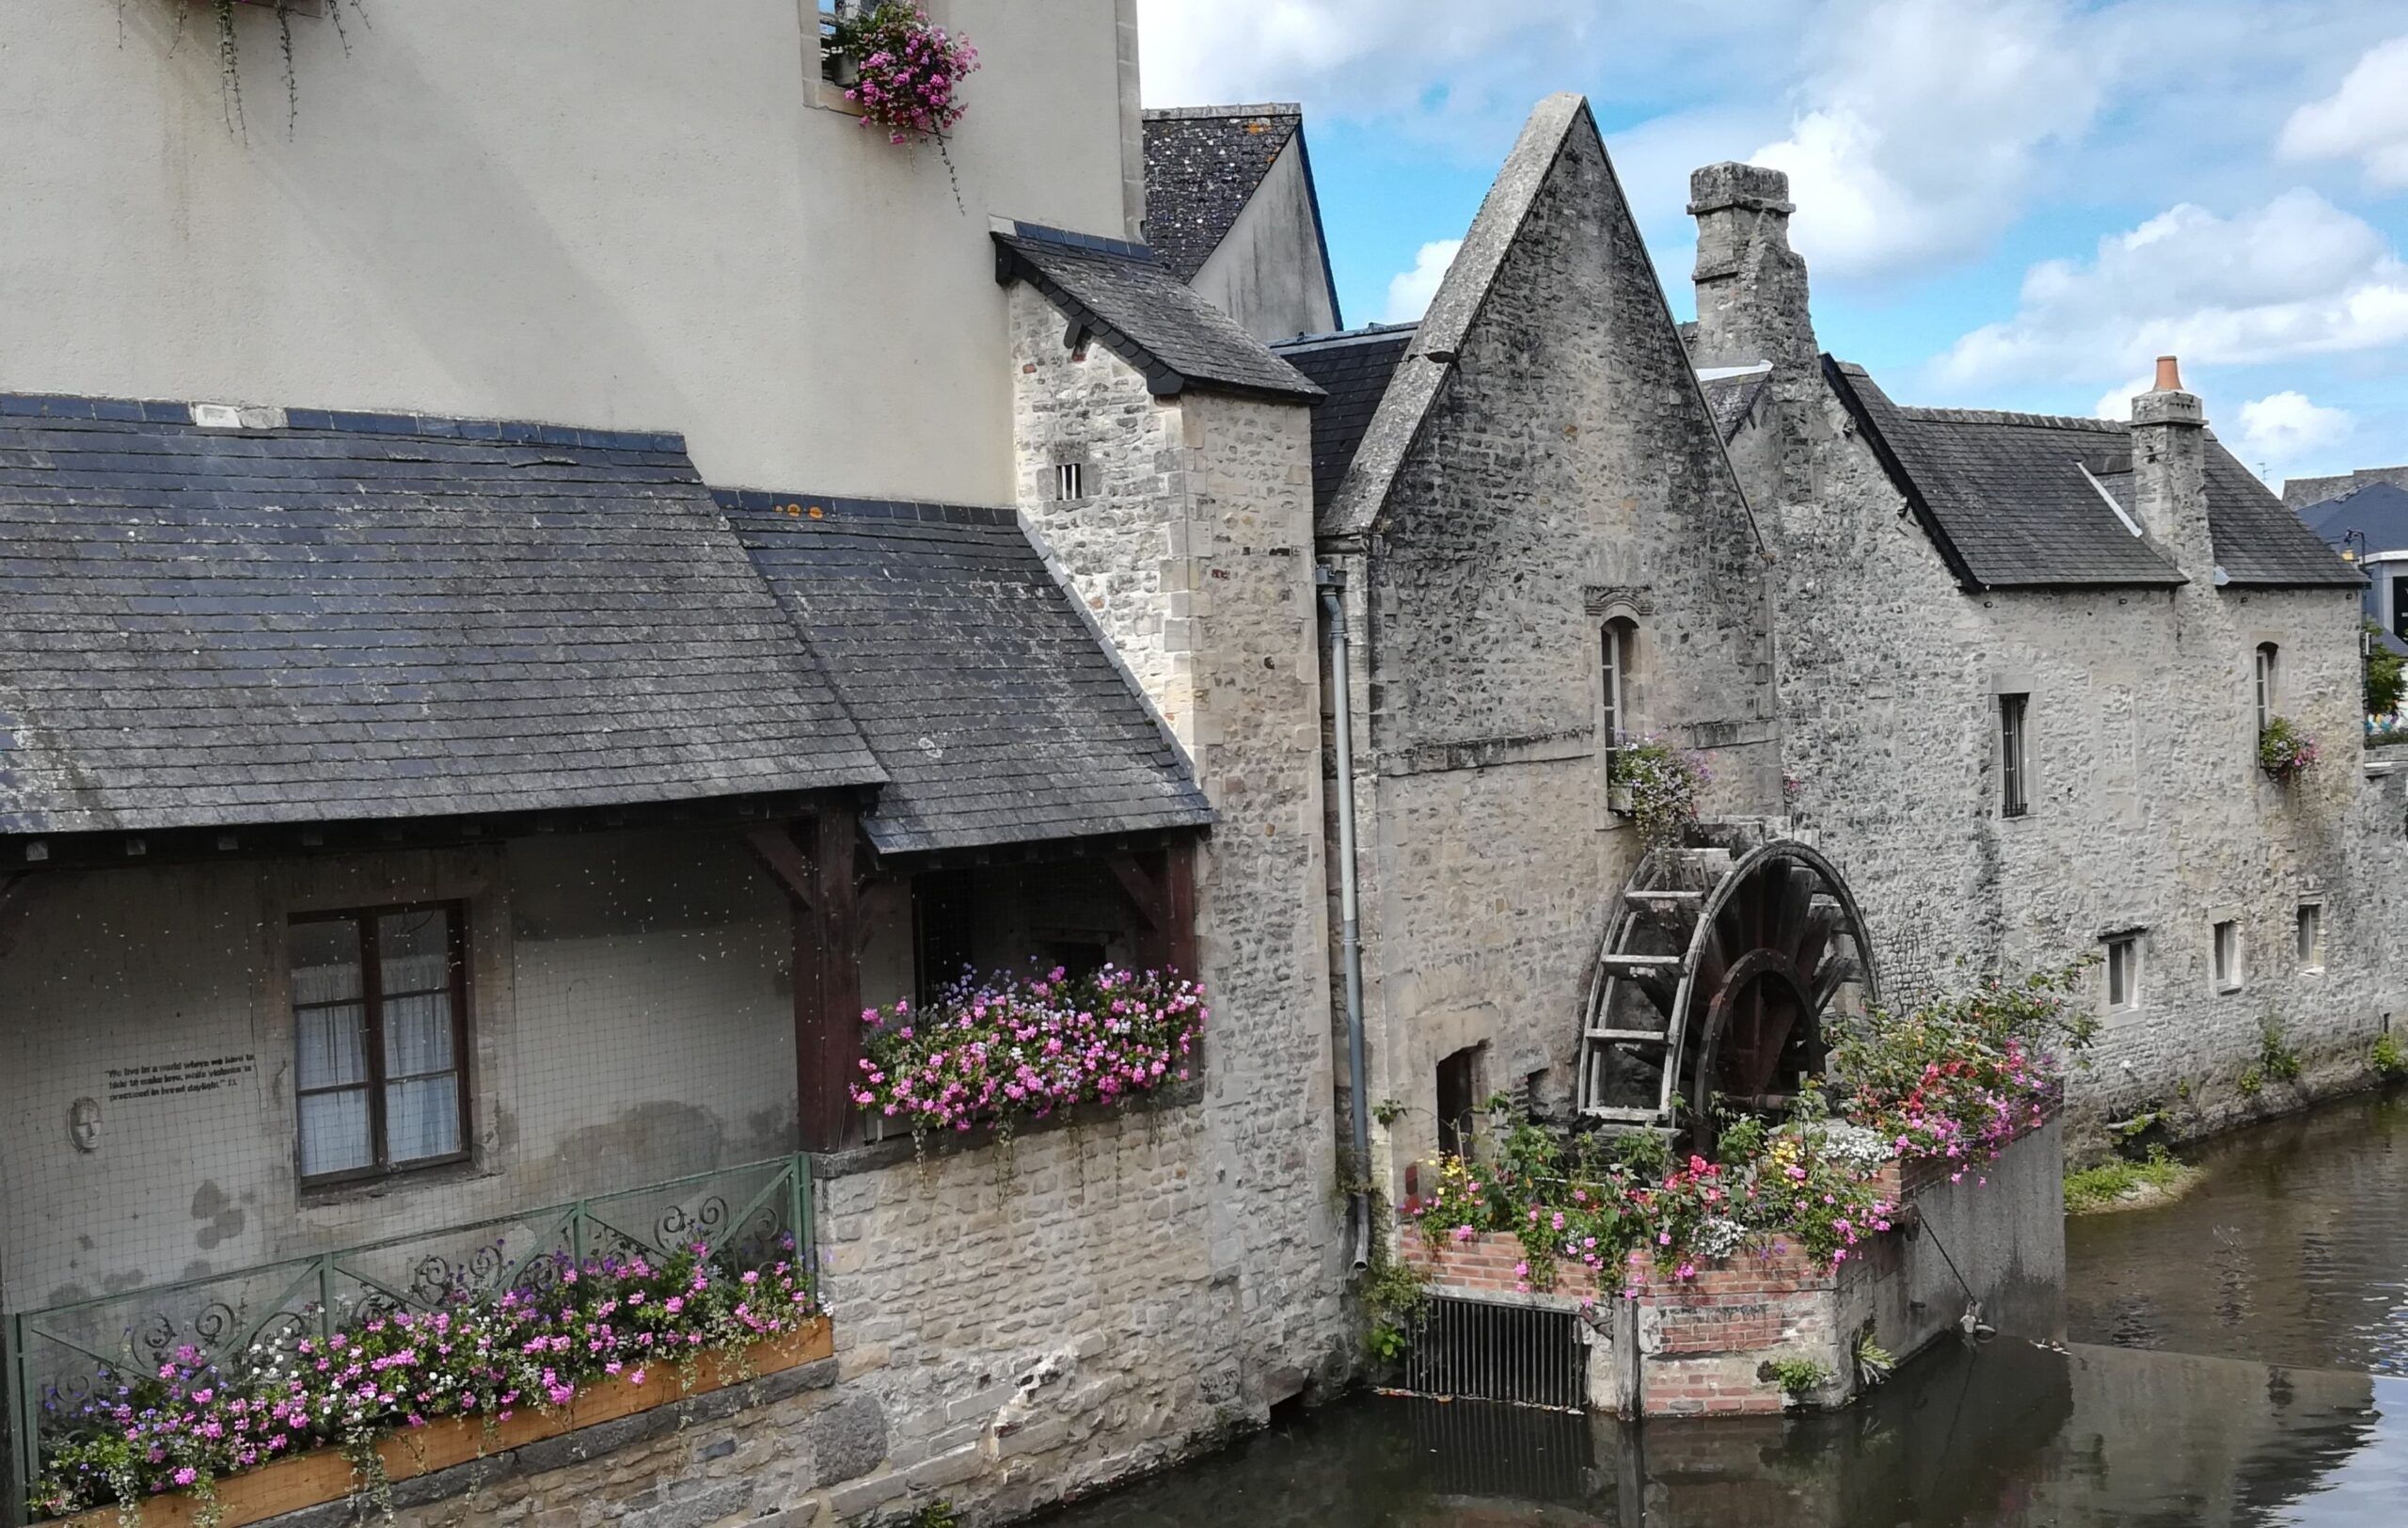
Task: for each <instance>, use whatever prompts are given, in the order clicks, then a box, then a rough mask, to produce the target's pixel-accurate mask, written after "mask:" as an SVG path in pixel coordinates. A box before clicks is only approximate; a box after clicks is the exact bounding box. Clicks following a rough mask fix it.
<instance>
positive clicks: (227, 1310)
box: [0, 1154, 818, 1524]
mask: <svg viewBox="0 0 2408 1528" xmlns="http://www.w3.org/2000/svg"><path fill="white" fill-rule="evenodd" d="M814 1229H815V1228H814V1225H813V1205H812V1158H811V1156H810V1155H809V1154H796V1155H792V1156H785V1157H775V1158H771V1159H770V1160H768V1161H765V1162H754V1163H749V1164H746V1165H744V1166H742V1167H734V1168H726V1169H722V1170H718V1171H715V1172H703V1173H695V1174H693V1175H691V1176H689V1177H684V1178H676V1179H672V1180H670V1181H668V1182H666V1183H657V1184H650V1185H647V1186H643V1187H642V1188H633V1189H628V1190H626V1191H624V1192H621V1193H615V1194H608V1195H602V1196H599V1197H596V1198H592V1199H581V1200H576V1201H573V1202H569V1203H566V1204H554V1205H547V1206H546V1207H544V1208H542V1209H538V1210H531V1211H528V1212H526V1213H524V1214H520V1215H510V1216H499V1217H496V1218H490V1219H484V1220H478V1221H473V1222H470V1223H468V1224H465V1225H458V1226H449V1227H444V1228H442V1229H439V1230H435V1231H425V1232H419V1233H416V1234H410V1235H405V1236H395V1237H392V1238H389V1239H388V1240H384V1241H377V1242H368V1243H364V1244H361V1245H358V1246H354V1247H347V1248H344V1249H341V1250H339V1251H330V1252H321V1253H318V1254H316V1255H315V1256H311V1257H303V1258H293V1259H289V1260H287V1261H284V1262H280V1263H273V1264H267V1265H261V1266H259V1267H254V1268H246V1269H243V1270H241V1271H239V1272H234V1273H228V1274H218V1275H212V1276H209V1277H206V1278H200V1279H188V1280H183V1281H180V1282H177V1283H171V1284H162V1285H157V1286H154V1287H150V1288H146V1289H139V1290H134V1291H131V1292H128V1293H125V1294H122V1295H111V1296H103V1297H98V1298H93V1299H87V1300H77V1301H74V1302H72V1303H70V1304H65V1305H56V1306H53V1307H51V1308H49V1309H47V1310H40V1311H24V1312H14V1313H8V1315H7V1317H6V1328H5V1332H0V1336H5V1340H6V1343H7V1353H6V1361H5V1364H0V1370H5V1373H6V1376H7V1379H8V1458H9V1463H10V1464H11V1466H12V1470H11V1474H12V1475H13V1478H12V1479H11V1480H9V1481H8V1483H7V1485H8V1490H7V1492H6V1495H5V1498H0V1523H9V1524H14V1523H18V1522H21V1521H23V1512H24V1503H25V1496H26V1493H27V1491H28V1490H29V1488H30V1487H31V1485H32V1483H33V1481H34V1480H35V1479H36V1478H37V1477H38V1476H39V1474H40V1465H41V1431H42V1423H43V1419H44V1418H45V1417H46V1416H47V1415H49V1414H50V1413H51V1411H52V1409H54V1408H72V1407H74V1406H76V1405H79V1404H80V1403H81V1402H82V1401H83V1400H85V1399H87V1398H88V1397H89V1396H91V1395H92V1394H94V1393H96V1392H97V1391H98V1390H99V1389H100V1388H102V1387H104V1386H111V1385H113V1384H114V1383H115V1382H116V1379H115V1377H117V1376H119V1375H120V1374H152V1373H155V1372H157V1370H158V1368H159V1366H160V1365H161V1364H162V1363H165V1362H167V1361H170V1360H171V1359H173V1358H174V1356H175V1355H176V1353H177V1352H178V1350H179V1349H182V1348H185V1347H190V1348H192V1349H195V1350H196V1351H197V1352H198V1354H199V1355H200V1356H201V1358H202V1360H203V1361H209V1362H218V1361H225V1360H227V1359H230V1358H232V1357H234V1356H237V1355H240V1354H243V1353H245V1352H246V1351H248V1350H249V1349H250V1347H251V1346H252V1345H254V1344H256V1343H258V1342H260V1341H261V1339H262V1337H267V1336H277V1335H284V1334H287V1333H291V1332H295V1331H306V1330H309V1329H316V1331H317V1332H318V1334H319V1335H320V1336H321V1337H324V1336H328V1335H331V1334H332V1333H333V1332H334V1330H335V1329H337V1328H339V1327H341V1326H344V1325H348V1324H350V1323H352V1322H355V1321H358V1320H365V1319H372V1317H373V1316H375V1315H376V1314H377V1313H380V1312H385V1311H392V1310H400V1309H404V1308H409V1309H416V1310H431V1309H433V1308H434V1307H435V1306H436V1305H437V1304H438V1303H441V1302H443V1301H446V1300H456V1299H459V1298H463V1297H468V1298H476V1297H499V1295H500V1294H501V1293H502V1292H503V1291H505V1290H509V1289H513V1288H517V1287H521V1286H523V1285H524V1284H526V1283H527V1282H529V1281H530V1276H531V1272H533V1271H535V1265H536V1264H538V1263H539V1262H541V1261H543V1260H545V1259H549V1258H554V1257H559V1256H563V1255H564V1256H567V1257H569V1258H571V1259H573V1260H575V1261H577V1262H579V1263H582V1262H583V1261H584V1260H585V1259H587V1258H588V1257H598V1256H607V1255H609V1254H610V1253H612V1252H621V1253H630V1252H663V1253H665V1252H670V1251H673V1250H676V1249H681V1248H692V1247H695V1246H697V1245H698V1244H699V1245H700V1246H701V1247H702V1248H704V1249H705V1251H706V1252H710V1253H716V1252H720V1251H728V1252H735V1253H751V1252H755V1251H760V1252H766V1249H768V1247H769V1246H770V1245H771V1244H773V1243H774V1242H775V1241H776V1240H777V1239H778V1238H781V1237H784V1236H788V1235H790V1236H792V1237H793V1239H794V1247H795V1257H796V1260H797V1261H798V1263H800V1265H802V1266H803V1267H806V1268H811V1269H814V1270H815V1271H816V1269H817V1267H818V1259H817V1256H816V1245H817V1244H816V1237H815V1235H814Z"/></svg>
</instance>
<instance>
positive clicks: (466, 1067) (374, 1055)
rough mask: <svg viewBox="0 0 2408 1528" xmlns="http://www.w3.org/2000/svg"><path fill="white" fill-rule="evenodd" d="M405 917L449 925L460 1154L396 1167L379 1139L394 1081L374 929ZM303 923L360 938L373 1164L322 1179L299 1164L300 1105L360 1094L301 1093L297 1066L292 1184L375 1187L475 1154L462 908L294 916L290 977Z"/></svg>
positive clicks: (455, 904)
mask: <svg viewBox="0 0 2408 1528" xmlns="http://www.w3.org/2000/svg"><path fill="white" fill-rule="evenodd" d="M404 913H442V914H444V915H446V916H447V919H448V931H449V938H448V939H447V941H446V943H447V944H448V946H449V947H450V948H449V959H450V981H449V983H448V985H449V987H450V989H451V995H452V1075H454V1076H456V1077H457V1078H458V1079H459V1089H458V1092H459V1104H460V1149H459V1150H458V1151H456V1152H451V1153H447V1154H444V1155H442V1156H415V1157H412V1158H410V1160H408V1161H407V1162H402V1163H396V1162H394V1161H393V1159H392V1146H391V1142H390V1141H389V1140H388V1138H387V1137H386V1132H385V1090H386V1089H387V1088H388V1087H389V1086H390V1085H391V1081H392V1079H391V1078H389V1077H388V1076H387V1075H386V1072H385V973H384V969H383V966H384V963H383V960H382V958H381V955H380V952H379V950H378V948H377V937H376V925H377V923H378V922H379V921H380V920H382V919H384V918H387V917H389V916H393V915H397V914H404ZM309 923H348V924H351V925H352V926H353V927H354V929H355V930H356V932H357V935H358V939H359V1003H360V1008H361V1011H362V1015H363V1017H362V1027H363V1028H364V1029H365V1031H366V1032H365V1035H364V1036H363V1047H364V1049H365V1051H366V1063H367V1068H368V1080H367V1083H366V1084H365V1087H366V1090H367V1093H368V1138H369V1144H370V1146H371V1147H372V1149H373V1151H374V1153H375V1157H376V1159H375V1161H374V1162H372V1163H371V1164H370V1165H368V1166H367V1167H360V1168H346V1169H344V1170H341V1171H340V1172H321V1173H317V1174H314V1175H312V1174H310V1173H308V1172H305V1171H303V1170H302V1163H303V1162H304V1161H305V1160H306V1157H305V1156H304V1154H303V1152H302V1140H301V1129H302V1126H301V1108H300V1105H301V1100H303V1099H304V1098H310V1097H315V1096H317V1095H319V1094H323V1093H340V1092H356V1091H358V1090H359V1087H358V1086H356V1085H349V1084H346V1085H343V1086H340V1087H333V1088H309V1089H305V1088H303V1087H302V1086H301V1074H300V1071H299V1069H298V1067H297V1066H296V1067H295V1069H294V1071H293V1176H294V1178H295V1179H296V1180H297V1181H298V1182H299V1184H300V1186H302V1187H303V1188H305V1189H313V1188H331V1187H339V1186H343V1185H346V1184H359V1183H374V1182H379V1181H382V1180H384V1179H388V1178H397V1177H404V1176H406V1175H408V1174H411V1173H415V1172H423V1171H425V1170H429V1169H431V1168H445V1167H456V1166H458V1165H459V1164H461V1163H463V1162H467V1161H468V1160H470V1159H471V1158H472V1157H473V1156H474V1155H475V1154H476V1139H475V1135H474V1132H473V1131H472V1130H471V1129H470V1124H471V1122H472V1121H473V1120H474V1118H475V1110H474V1107H473V1106H472V1104H471V1102H470V1100H471V1097H472V1091H471V1090H472V1087H473V1074H472V1068H471V1065H470V1056H469V1051H468V905H467V902H465V901H461V900H458V899H436V900H433V901H420V902H386V903H380V904H378V905H376V906H372V907H340V908H329V909H326V910H325V911H323V912H313V913H295V914H293V915H292V917H291V918H290V919H288V920H287V938H286V941H285V960H286V962H287V968H288V970H289V969H290V963H291V961H292V940H291V937H290V931H291V930H292V929H295V928H299V927H300V926H302V925H303V924H309ZM311 1006H323V1005H311ZM300 1008H301V1005H299V1004H296V1003H294V1002H293V1001H292V999H291V995H290V994H289V993H288V995H287V997H286V1002H285V1009H286V1012H287V1013H288V1014H289V1015H297V1014H298V1013H299V1011H300ZM293 1045H294V1048H295V1051H296V1054H297V1051H298V1048H299V1045H300V1031H299V1027H298V1024H297V1022H296V1024H295V1027H294V1030H293ZM414 1075H421V1074H414ZM422 1075H426V1076H435V1075H437V1074H436V1073H425V1074H422ZM403 1080H404V1081H407V1080H409V1079H408V1078H404V1079H403Z"/></svg>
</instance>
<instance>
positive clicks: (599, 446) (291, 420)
mask: <svg viewBox="0 0 2408 1528" xmlns="http://www.w3.org/2000/svg"><path fill="white" fill-rule="evenodd" d="M212 402H214V400H213V399H206V398H203V399H194V400H184V399H160V398H108V397H99V396H88V395H85V394H81V393H42V392H0V416H16V417H20V418H24V417H32V418H39V419H61V420H96V421H103V422H122V423H138V424H182V425H189V426H191V427H193V428H195V429H206V430H207V431H208V432H209V433H210V434H212V435H225V436H236V437H239V436H246V435H250V436H255V435H277V434H282V433H285V432H288V431H333V432H337V433H340V434H345V435H400V436H422V437H425V438H430V439H439V440H483V441H498V442H499V443H500V444H503V445H528V446H579V447H583V448H585V449H587V450H590V451H646V452H673V453H676V454H680V455H683V454H685V451H686V437H685V435H684V434H683V433H682V432H680V431H675V430H625V429H603V430H597V429H593V428H590V427H588V426H585V425H578V424H559V423H552V422H547V421H543V420H525V419H485V418H479V417H475V416H469V415H458V414H420V413H412V412H405V411H400V410H394V409H356V408H303V407H280V408H278V409H277V412H278V413H281V414H282V415H283V416H284V423H283V424H282V425H281V426H280V427H279V426H275V425H249V424H246V425H241V426H227V427H224V428H222V429H221V428H218V427H216V426H206V425H198V424H195V423H194V421H193V417H192V410H193V405H194V404H195V403H203V404H206V403H212Z"/></svg>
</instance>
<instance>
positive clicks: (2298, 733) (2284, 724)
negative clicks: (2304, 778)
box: [2257, 716, 2321, 785]
mask: <svg viewBox="0 0 2408 1528" xmlns="http://www.w3.org/2000/svg"><path fill="white" fill-rule="evenodd" d="M2320 756H2321V754H2320V751H2319V750H2318V748H2317V743H2316V739H2315V738H2314V737H2313V736H2312V735H2310V734H2309V733H2308V732H2307V730H2306V729H2305V728H2304V727H2302V726H2301V725H2300V724H2298V723H2296V722H2293V721H2292V720H2291V719H2290V718H2289V717H2287V716H2277V717H2273V718H2272V719H2271V720H2269V721H2268V722H2267V724H2266V725H2265V726H2264V728H2263V729H2261V730H2260V731H2259V732H2258V734H2257V767H2258V768H2259V769H2261V770H2263V771H2265V772H2266V773H2267V774H2268V775H2270V776H2272V777H2273V779H2274V780H2275V781H2276V782H2277V783H2278V784H2282V785H2289V783H2290V782H2292V781H2293V780H2296V779H2298V778H2299V777H2300V776H2301V775H2303V774H2305V773H2306V772H2308V771H2310V770H2312V769H2314V768H2316V762H2317V759H2318V758H2319V757H2320Z"/></svg>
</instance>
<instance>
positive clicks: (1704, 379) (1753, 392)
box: [1697, 366, 1772, 446]
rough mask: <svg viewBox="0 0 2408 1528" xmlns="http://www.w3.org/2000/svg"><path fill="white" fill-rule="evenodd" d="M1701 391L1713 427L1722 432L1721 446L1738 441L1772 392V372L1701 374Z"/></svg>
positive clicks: (1748, 370)
mask: <svg viewBox="0 0 2408 1528" xmlns="http://www.w3.org/2000/svg"><path fill="white" fill-rule="evenodd" d="M1697 385H1698V390H1699V391H1701V392H1703V393H1704V394H1705V406H1706V408H1707V409H1708V410H1709V411H1710V412H1711V413H1712V414H1713V415H1714V427H1715V429H1717V430H1718V431H1719V432H1721V436H1722V443H1723V444H1724V445H1726V446H1727V445H1729V444H1730V443H1731V442H1732V441H1733V440H1735V439H1736V438H1738V435H1739V430H1740V427H1741V426H1743V425H1745V424H1746V423H1747V422H1748V416H1749V415H1751V414H1752V413H1753V412H1755V407H1756V405H1757V404H1758V403H1760V402H1762V401H1763V399H1764V398H1765V397H1766V395H1767V394H1768V393H1770V392H1771V391H1772V368H1771V367H1769V366H1766V367H1763V368H1761V369H1759V368H1756V367H1749V368H1747V369H1745V370H1740V371H1726V372H1724V373H1722V374H1719V375H1717V374H1710V373H1707V372H1701V373H1699V374H1698V379H1697Z"/></svg>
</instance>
